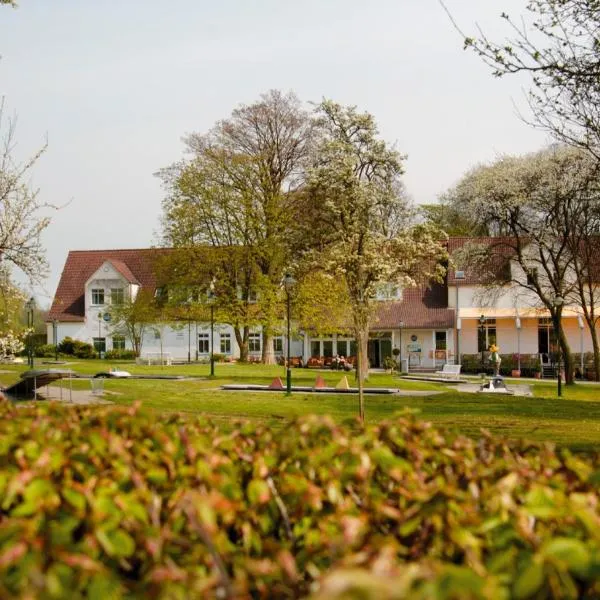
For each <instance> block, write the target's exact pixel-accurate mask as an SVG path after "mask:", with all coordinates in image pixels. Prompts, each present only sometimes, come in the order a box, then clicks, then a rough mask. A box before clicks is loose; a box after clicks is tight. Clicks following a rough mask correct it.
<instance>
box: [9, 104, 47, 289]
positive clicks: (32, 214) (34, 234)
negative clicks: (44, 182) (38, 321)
mask: <svg viewBox="0 0 600 600" xmlns="http://www.w3.org/2000/svg"><path fill="white" fill-rule="evenodd" d="M4 112H5V105H4V100H0V257H1V259H2V261H3V263H4V264H6V265H8V266H14V267H17V268H18V269H19V270H20V271H22V272H23V273H24V274H25V275H26V276H27V277H28V278H29V279H30V280H31V281H39V280H40V279H41V278H43V276H44V275H45V273H46V271H47V268H48V264H47V262H46V258H45V253H44V249H43V247H42V242H41V234H42V232H43V231H44V229H46V227H48V225H49V223H50V219H49V218H47V217H41V216H40V211H41V210H42V209H43V208H47V207H48V206H47V205H44V204H43V203H41V202H40V200H39V194H38V190H37V189H34V188H32V187H31V186H30V183H29V177H30V176H31V171H32V169H33V167H34V166H35V164H36V163H37V161H38V159H39V158H40V156H41V155H42V154H43V153H44V152H45V150H46V147H47V146H46V145H44V146H43V147H42V148H41V149H40V150H39V151H38V152H36V153H35V154H34V155H33V156H32V157H31V158H29V159H28V160H26V161H25V162H23V163H20V162H18V161H17V160H16V159H15V158H14V149H15V143H16V142H15V133H16V121H15V119H7V118H6V117H5V114H4Z"/></svg>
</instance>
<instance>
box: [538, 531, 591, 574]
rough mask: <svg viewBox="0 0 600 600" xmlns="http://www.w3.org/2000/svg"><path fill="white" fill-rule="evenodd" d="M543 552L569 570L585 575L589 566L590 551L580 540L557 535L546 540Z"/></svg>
mask: <svg viewBox="0 0 600 600" xmlns="http://www.w3.org/2000/svg"><path fill="white" fill-rule="evenodd" d="M543 553H544V555H545V556H546V557H548V558H552V559H554V560H557V561H559V562H561V563H564V564H565V565H566V566H567V568H568V569H569V571H571V572H572V573H574V574H575V575H577V576H579V577H584V578H585V577H586V576H587V574H588V571H589V568H590V553H589V551H588V549H587V547H586V546H585V544H584V543H583V542H582V541H581V540H577V539H574V538H566V537H558V538H555V539H553V540H551V541H550V542H548V543H547V544H546V545H545V546H544V548H543Z"/></svg>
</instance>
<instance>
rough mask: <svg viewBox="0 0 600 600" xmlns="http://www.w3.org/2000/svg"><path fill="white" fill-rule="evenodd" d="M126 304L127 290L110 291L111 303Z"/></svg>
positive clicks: (116, 289)
mask: <svg viewBox="0 0 600 600" xmlns="http://www.w3.org/2000/svg"><path fill="white" fill-rule="evenodd" d="M124 302H125V290H124V289H123V288H112V289H111V290H110V303H111V304H115V305H119V304H123V303H124Z"/></svg>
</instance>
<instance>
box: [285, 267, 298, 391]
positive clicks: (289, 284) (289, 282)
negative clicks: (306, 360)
mask: <svg viewBox="0 0 600 600" xmlns="http://www.w3.org/2000/svg"><path fill="white" fill-rule="evenodd" d="M295 283H296V280H295V279H294V278H293V277H292V276H291V275H290V274H289V273H286V274H285V277H284V278H283V287H284V288H285V296H286V304H287V361H286V364H287V371H286V373H285V374H286V394H287V395H288V396H289V395H290V394H291V393H292V369H291V365H290V341H291V340H290V338H291V304H290V297H291V292H292V288H293V287H294V284H295Z"/></svg>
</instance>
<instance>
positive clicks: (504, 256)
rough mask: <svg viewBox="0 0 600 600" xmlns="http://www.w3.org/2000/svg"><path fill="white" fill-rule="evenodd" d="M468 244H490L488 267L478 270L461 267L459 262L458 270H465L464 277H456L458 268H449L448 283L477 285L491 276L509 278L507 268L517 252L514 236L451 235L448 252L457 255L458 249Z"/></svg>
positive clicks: (452, 255) (486, 281)
mask: <svg viewBox="0 0 600 600" xmlns="http://www.w3.org/2000/svg"><path fill="white" fill-rule="evenodd" d="M467 244H474V245H479V246H489V248H490V254H491V256H490V259H489V263H488V269H485V270H484V271H485V272H483V271H477V270H475V269H469V268H468V267H467V268H464V267H463V268H461V265H460V264H457V265H456V267H458V269H457V270H461V271H464V274H465V278H464V279H458V280H457V279H456V277H455V274H456V270H455V269H454V267H451V268H450V269H448V277H447V279H448V285H457V284H458V285H459V286H461V285H477V284H485V283H488V282H489V280H490V277H492V276H493V277H494V278H499V279H505V280H507V281H508V280H509V279H510V277H509V275H508V273H507V269H510V259H511V258H512V257H513V256H514V255H515V254H516V249H515V242H514V239H512V238H506V237H477V238H474V237H451V238H449V239H448V254H449V255H450V256H451V257H454V256H455V253H456V252H457V251H458V250H461V249H462V248H464V247H465V246H466V245H467Z"/></svg>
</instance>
